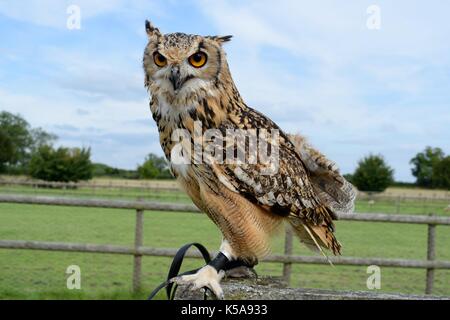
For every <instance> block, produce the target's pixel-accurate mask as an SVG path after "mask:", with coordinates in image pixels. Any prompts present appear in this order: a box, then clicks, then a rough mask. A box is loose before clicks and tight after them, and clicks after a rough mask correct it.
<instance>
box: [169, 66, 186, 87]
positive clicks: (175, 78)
mask: <svg viewBox="0 0 450 320" xmlns="http://www.w3.org/2000/svg"><path fill="white" fill-rule="evenodd" d="M169 81H170V82H171V83H172V86H173V90H174V91H175V92H176V91H178V90H179V89H180V88H181V87H182V86H183V82H184V81H183V80H182V79H181V75H180V67H179V66H173V67H172V69H171V70H170V76H169Z"/></svg>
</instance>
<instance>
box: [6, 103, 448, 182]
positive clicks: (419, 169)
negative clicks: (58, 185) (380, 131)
mask: <svg viewBox="0 0 450 320" xmlns="http://www.w3.org/2000/svg"><path fill="white" fill-rule="evenodd" d="M57 139H58V138H57V136H55V135H54V134H51V133H48V132H46V131H44V130H43V129H41V128H32V127H31V126H30V125H29V123H28V122H27V121H26V120H25V119H23V118H22V117H21V116H20V115H14V114H11V113H9V112H6V111H3V112H0V173H7V174H23V175H29V176H31V177H33V178H36V179H41V180H46V181H65V182H69V181H74V182H76V181H80V180H89V179H91V178H92V177H111V178H125V179H170V178H172V176H171V174H170V171H169V168H168V164H167V161H166V159H165V158H164V157H160V156H157V155H155V154H152V153H151V154H149V155H148V156H147V157H146V158H145V159H144V162H143V163H142V164H140V165H138V166H137V168H136V169H135V170H124V169H119V168H114V167H110V166H108V165H106V164H102V163H92V162H91V150H90V148H67V147H62V146H60V147H55V146H54V143H55V142H56V141H57ZM410 164H411V165H412V170H411V172H412V174H413V176H414V177H416V182H415V185H417V186H419V187H424V188H443V189H450V156H449V155H445V153H444V152H443V150H442V149H440V148H433V147H426V148H425V150H423V151H422V152H419V153H418V154H417V155H416V156H415V157H413V158H412V159H411V161H410ZM345 177H346V178H347V179H348V180H349V181H350V182H352V183H353V184H354V185H355V186H356V187H357V188H358V189H359V190H361V191H383V190H385V189H386V188H387V187H388V186H390V185H392V184H394V183H395V182H394V170H393V169H392V168H391V167H390V166H389V165H388V164H387V163H386V161H385V159H384V158H383V156H382V155H372V154H370V155H368V156H366V157H364V158H363V159H361V160H360V161H359V162H358V166H357V168H356V170H355V172H354V173H353V174H347V175H345Z"/></svg>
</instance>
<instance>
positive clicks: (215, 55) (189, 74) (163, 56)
mask: <svg viewBox="0 0 450 320" xmlns="http://www.w3.org/2000/svg"><path fill="white" fill-rule="evenodd" d="M145 29H146V32H147V35H148V39H149V41H148V44H147V47H146V48H145V52H144V70H145V75H146V80H145V85H146V86H147V87H148V88H149V89H150V91H151V93H152V94H157V95H164V96H166V97H169V98H171V99H170V100H175V99H178V98H180V99H179V100H182V98H184V97H188V96H191V95H192V94H199V93H200V92H210V91H212V90H213V89H214V88H217V86H219V84H220V83H222V82H223V78H224V77H229V69H228V64H227V62H226V56H225V52H224V50H223V48H222V45H223V43H225V42H227V41H230V39H231V36H224V37H220V36H199V35H190V34H184V33H171V34H163V33H161V32H160V31H159V29H158V28H155V27H154V26H153V25H152V24H151V23H150V22H149V21H146V23H145Z"/></svg>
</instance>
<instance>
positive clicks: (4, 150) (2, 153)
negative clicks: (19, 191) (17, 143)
mask: <svg viewBox="0 0 450 320" xmlns="http://www.w3.org/2000/svg"><path fill="white" fill-rule="evenodd" d="M13 152H14V149H13V144H12V141H11V139H10V137H9V136H8V135H7V134H6V132H5V131H4V130H2V129H1V128H0V173H1V172H3V171H4V170H5V168H6V164H7V163H9V162H11V160H12V158H13Z"/></svg>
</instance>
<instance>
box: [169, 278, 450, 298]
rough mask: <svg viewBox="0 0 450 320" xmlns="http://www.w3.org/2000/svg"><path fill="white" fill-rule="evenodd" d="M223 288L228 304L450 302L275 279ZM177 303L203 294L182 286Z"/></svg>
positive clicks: (232, 282)
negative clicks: (302, 285) (304, 286)
mask: <svg viewBox="0 0 450 320" xmlns="http://www.w3.org/2000/svg"><path fill="white" fill-rule="evenodd" d="M222 288H223V290H224V293H225V299H227V300H450V297H442V296H425V295H424V296H422V295H405V294H395V293H380V292H368V291H335V290H321V289H302V288H287V287H286V286H285V285H284V283H283V282H282V281H281V280H279V279H276V278H259V279H225V280H224V281H223V282H222ZM176 299H177V300H203V293H202V292H201V291H198V290H197V291H191V290H189V288H188V287H186V286H180V287H179V288H178V290H177V293H176ZM208 299H210V298H208Z"/></svg>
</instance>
